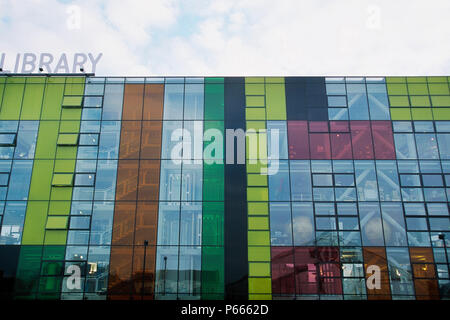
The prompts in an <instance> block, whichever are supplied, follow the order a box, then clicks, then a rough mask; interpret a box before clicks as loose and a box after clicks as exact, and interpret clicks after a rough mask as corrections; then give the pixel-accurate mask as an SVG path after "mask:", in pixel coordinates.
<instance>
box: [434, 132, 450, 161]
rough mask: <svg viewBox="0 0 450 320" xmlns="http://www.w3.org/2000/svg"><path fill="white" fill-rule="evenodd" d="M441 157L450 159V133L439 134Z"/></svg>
mask: <svg viewBox="0 0 450 320" xmlns="http://www.w3.org/2000/svg"><path fill="white" fill-rule="evenodd" d="M437 139H438V143H439V153H440V154H441V159H443V160H444V159H450V134H442V133H441V134H437Z"/></svg>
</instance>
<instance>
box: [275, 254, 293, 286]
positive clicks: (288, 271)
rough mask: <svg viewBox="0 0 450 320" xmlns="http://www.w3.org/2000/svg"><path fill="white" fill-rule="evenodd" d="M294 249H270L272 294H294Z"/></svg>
mask: <svg viewBox="0 0 450 320" xmlns="http://www.w3.org/2000/svg"><path fill="white" fill-rule="evenodd" d="M294 284H295V278H294V249H293V248H290V247H272V293H274V294H294V293H295V286H294Z"/></svg>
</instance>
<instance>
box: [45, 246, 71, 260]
mask: <svg viewBox="0 0 450 320" xmlns="http://www.w3.org/2000/svg"><path fill="white" fill-rule="evenodd" d="M65 256H66V247H65V246H45V247H44V250H43V252H42V260H64V258H65Z"/></svg>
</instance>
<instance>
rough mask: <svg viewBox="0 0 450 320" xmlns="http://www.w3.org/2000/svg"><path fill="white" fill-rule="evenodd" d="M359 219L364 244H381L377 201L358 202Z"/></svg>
mask: <svg viewBox="0 0 450 320" xmlns="http://www.w3.org/2000/svg"><path fill="white" fill-rule="evenodd" d="M359 219H360V225H361V236H362V241H363V245H364V246H383V245H384V240H383V225H382V223H381V214H380V208H379V206H378V203H364V202H360V203H359Z"/></svg>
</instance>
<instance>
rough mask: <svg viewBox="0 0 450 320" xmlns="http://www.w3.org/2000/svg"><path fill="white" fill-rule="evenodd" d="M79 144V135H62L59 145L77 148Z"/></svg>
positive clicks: (59, 138) (59, 137)
mask: <svg viewBox="0 0 450 320" xmlns="http://www.w3.org/2000/svg"><path fill="white" fill-rule="evenodd" d="M77 144H78V134H76V133H62V134H60V135H59V136H58V145H63V146H75V145H77Z"/></svg>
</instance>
